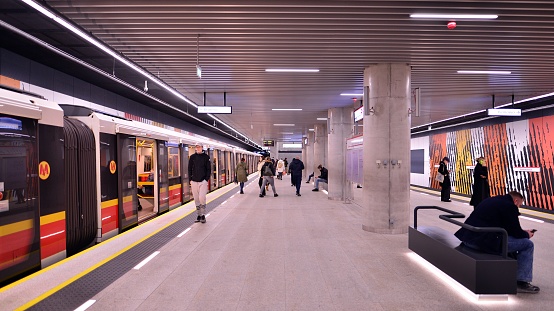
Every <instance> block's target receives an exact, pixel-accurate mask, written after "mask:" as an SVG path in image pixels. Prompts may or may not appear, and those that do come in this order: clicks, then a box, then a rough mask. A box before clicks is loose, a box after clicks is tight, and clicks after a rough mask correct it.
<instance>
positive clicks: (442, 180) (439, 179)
mask: <svg viewBox="0 0 554 311" xmlns="http://www.w3.org/2000/svg"><path fill="white" fill-rule="evenodd" d="M435 180H436V181H438V182H440V183H442V182H444V175H443V174H441V173H437V176H435Z"/></svg>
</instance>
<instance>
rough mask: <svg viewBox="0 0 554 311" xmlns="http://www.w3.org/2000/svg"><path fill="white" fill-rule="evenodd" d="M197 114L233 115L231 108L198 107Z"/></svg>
mask: <svg viewBox="0 0 554 311" xmlns="http://www.w3.org/2000/svg"><path fill="white" fill-rule="evenodd" d="M198 113H225V114H231V113H233V107H232V106H198Z"/></svg>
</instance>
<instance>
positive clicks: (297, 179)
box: [291, 174, 302, 193]
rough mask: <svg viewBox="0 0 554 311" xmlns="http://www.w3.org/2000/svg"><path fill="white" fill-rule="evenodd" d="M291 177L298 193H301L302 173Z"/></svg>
mask: <svg viewBox="0 0 554 311" xmlns="http://www.w3.org/2000/svg"><path fill="white" fill-rule="evenodd" d="M296 175H298V176H296ZM291 179H292V183H293V184H294V185H295V186H296V193H300V185H302V174H295V175H292V177H291Z"/></svg>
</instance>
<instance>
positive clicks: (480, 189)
mask: <svg viewBox="0 0 554 311" xmlns="http://www.w3.org/2000/svg"><path fill="white" fill-rule="evenodd" d="M488 175H489V173H488V171H487V167H486V166H483V165H481V163H477V165H475V169H474V170H473V194H472V195H471V201H469V205H471V206H477V205H479V203H481V201H483V200H484V199H486V198H488V197H490V196H491V190H490V186H489V181H488V179H487V178H488ZM481 176H485V177H484V178H483V177H481Z"/></svg>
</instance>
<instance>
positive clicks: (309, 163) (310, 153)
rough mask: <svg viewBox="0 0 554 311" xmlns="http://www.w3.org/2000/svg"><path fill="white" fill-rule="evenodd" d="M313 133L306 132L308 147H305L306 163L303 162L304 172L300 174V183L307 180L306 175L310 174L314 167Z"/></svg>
mask: <svg viewBox="0 0 554 311" xmlns="http://www.w3.org/2000/svg"><path fill="white" fill-rule="evenodd" d="M314 141H315V134H314V132H308V145H307V147H306V162H304V171H303V172H302V174H303V178H302V181H304V180H308V175H310V174H311V173H312V168H313V167H314Z"/></svg>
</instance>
